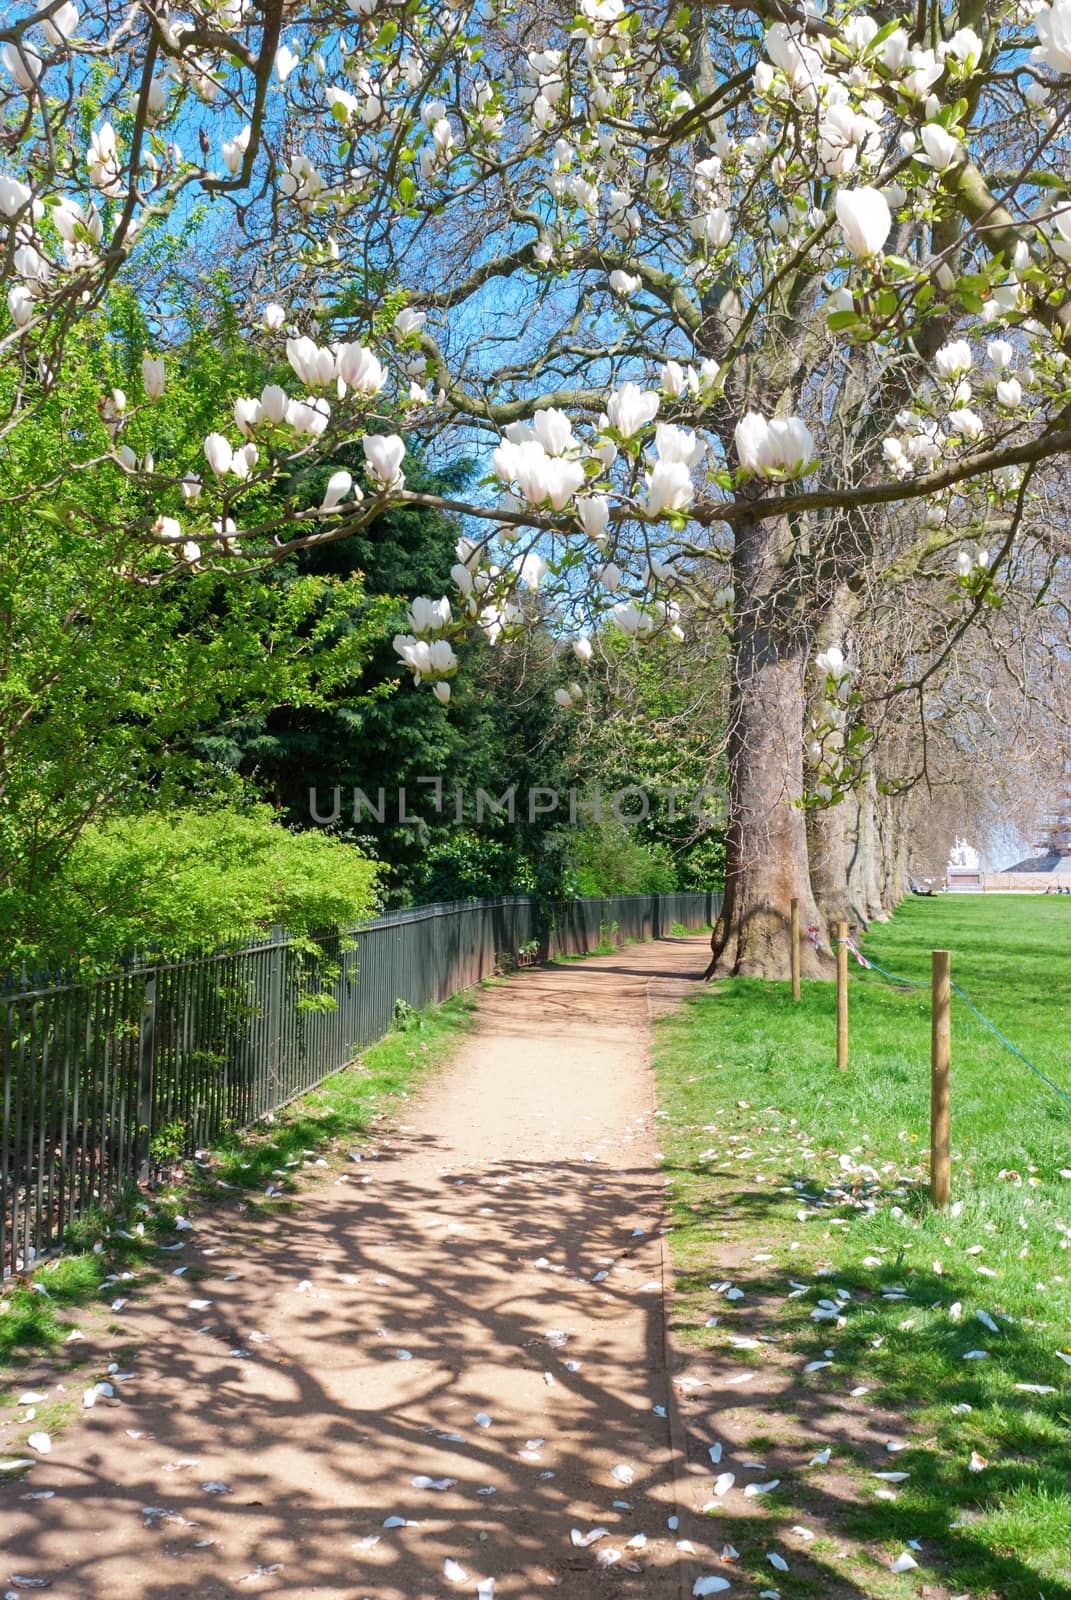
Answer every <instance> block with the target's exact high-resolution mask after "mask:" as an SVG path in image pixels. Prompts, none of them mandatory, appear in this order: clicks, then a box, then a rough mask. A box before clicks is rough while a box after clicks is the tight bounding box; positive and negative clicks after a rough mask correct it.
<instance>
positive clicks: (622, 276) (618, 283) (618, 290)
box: [610, 267, 643, 300]
mask: <svg viewBox="0 0 1071 1600" xmlns="http://www.w3.org/2000/svg"><path fill="white" fill-rule="evenodd" d="M642 282H643V279H642V278H638V277H636V276H635V275H634V274H633V273H631V272H622V271H621V268H620V267H616V268H615V269H614V271H613V272H611V274H610V288H611V289H612V290H613V291H614V293H615V294H619V295H620V296H621V298H622V299H623V300H629V299H631V297H632V296H633V295H634V294H635V293H636V290H637V289H638V288H639V287H640V284H641V283H642Z"/></svg>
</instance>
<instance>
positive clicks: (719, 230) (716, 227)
mask: <svg viewBox="0 0 1071 1600" xmlns="http://www.w3.org/2000/svg"><path fill="white" fill-rule="evenodd" d="M688 232H689V233H690V234H691V236H692V238H693V239H694V240H695V241H696V243H697V244H705V245H706V246H707V248H708V249H710V250H722V249H724V247H725V246H726V245H727V244H728V243H729V241H730V239H731V238H732V236H733V225H732V223H731V222H730V220H729V214H728V212H726V211H723V210H722V208H721V206H715V207H714V209H713V210H712V211H705V212H703V213H702V214H701V215H700V216H698V217H692V218H690V219H689V222H688Z"/></svg>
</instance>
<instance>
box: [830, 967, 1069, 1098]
mask: <svg viewBox="0 0 1071 1600" xmlns="http://www.w3.org/2000/svg"><path fill="white" fill-rule="evenodd" d="M848 949H849V950H850V951H851V953H852V955H853V956H854V957H855V959H856V960H857V961H858V962H859V965H860V966H862V967H865V968H866V969H867V970H868V971H869V972H876V973H878V975H879V976H880V977H882V978H885V979H887V980H888V982H889V983H895V984H897V985H899V986H901V987H902V988H905V989H928V988H929V987H930V986H929V984H928V983H923V982H920V981H919V980H918V979H917V978H903V977H900V976H899V975H898V974H897V973H895V972H889V971H887V970H886V968H885V967H882V966H879V965H878V963H877V962H876V961H875V960H874V959H873V958H872V957H871V956H864V955H863V953H862V951H860V950H857V949H856V947H855V945H854V944H853V943H852V941H851V939H849V940H848ZM952 992H953V994H957V995H958V996H959V998H960V999H961V1000H962V1001H963V1004H964V1005H965V1006H966V1007H967V1009H968V1011H970V1012H972V1013H973V1014H974V1016H976V1017H977V1018H978V1021H979V1022H980V1023H981V1024H982V1026H983V1027H984V1028H988V1029H989V1032H990V1033H991V1034H992V1035H993V1037H994V1038H995V1039H998V1040H999V1041H1000V1043H1001V1044H1002V1045H1003V1046H1004V1048H1005V1049H1006V1050H1010V1051H1011V1053H1012V1055H1013V1056H1015V1057H1016V1058H1017V1059H1018V1060H1019V1061H1021V1062H1022V1063H1023V1066H1024V1067H1029V1069H1030V1071H1031V1072H1032V1073H1034V1075H1035V1077H1038V1078H1040V1079H1041V1081H1042V1083H1045V1084H1048V1086H1049V1088H1050V1089H1052V1090H1053V1091H1054V1093H1056V1094H1058V1095H1059V1096H1060V1099H1061V1100H1065V1101H1066V1102H1067V1104H1068V1105H1069V1106H1071V1094H1068V1093H1067V1091H1066V1089H1061V1087H1060V1085H1059V1084H1058V1083H1054V1082H1053V1080H1052V1078H1050V1077H1049V1076H1048V1074H1047V1073H1045V1072H1042V1070H1041V1068H1040V1067H1037V1066H1035V1065H1034V1063H1033V1062H1032V1061H1031V1060H1030V1058H1029V1057H1028V1056H1024V1054H1023V1052H1022V1051H1021V1050H1020V1049H1019V1047H1018V1046H1017V1045H1014V1044H1012V1042H1011V1040H1010V1039H1008V1038H1007V1037H1006V1036H1005V1035H1004V1034H1003V1033H1001V1031H1000V1029H999V1028H998V1027H997V1025H996V1023H994V1022H990V1020H989V1018H988V1017H987V1016H986V1014H985V1012H984V1011H980V1010H979V1009H978V1007H977V1006H976V1005H975V1003H974V1001H973V1000H972V999H971V997H970V995H968V994H965V993H964V991H963V990H962V989H961V988H960V986H959V984H958V983H953V984H952Z"/></svg>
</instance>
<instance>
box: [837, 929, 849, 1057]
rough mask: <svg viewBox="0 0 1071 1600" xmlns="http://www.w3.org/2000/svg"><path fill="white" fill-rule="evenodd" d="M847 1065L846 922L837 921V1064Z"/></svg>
mask: <svg viewBox="0 0 1071 1600" xmlns="http://www.w3.org/2000/svg"><path fill="white" fill-rule="evenodd" d="M847 1065H848V924H847V923H846V922H838V923H837V1066H838V1067H839V1068H840V1070H841V1071H842V1072H843V1070H844V1068H845V1067H846V1066H847Z"/></svg>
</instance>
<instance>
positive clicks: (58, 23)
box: [41, 0, 78, 47]
mask: <svg viewBox="0 0 1071 1600" xmlns="http://www.w3.org/2000/svg"><path fill="white" fill-rule="evenodd" d="M41 26H42V28H43V29H44V31H45V38H46V39H47V40H48V42H49V44H54V45H56V46H57V47H61V46H63V45H65V44H66V43H67V41H68V40H69V39H70V38H71V37H72V36H73V34H74V30H75V28H77V26H78V7H77V6H76V5H73V4H72V3H71V0H66V3H65V4H64V5H62V6H60V7H59V9H58V10H57V11H53V13H52V15H51V16H50V17H46V19H45V21H44V22H43V23H42V24H41Z"/></svg>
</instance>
